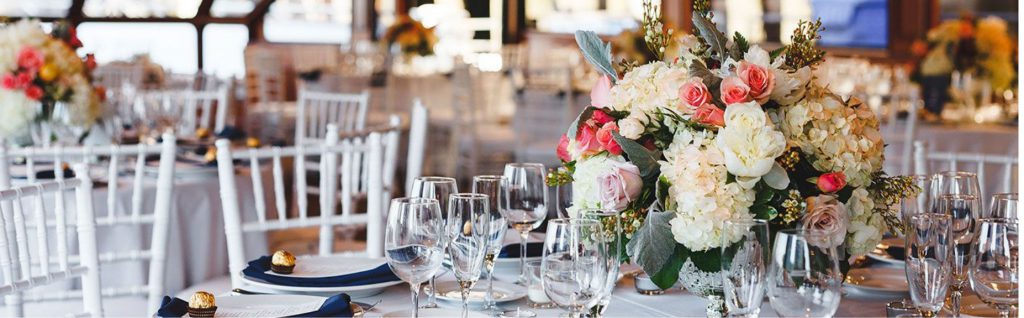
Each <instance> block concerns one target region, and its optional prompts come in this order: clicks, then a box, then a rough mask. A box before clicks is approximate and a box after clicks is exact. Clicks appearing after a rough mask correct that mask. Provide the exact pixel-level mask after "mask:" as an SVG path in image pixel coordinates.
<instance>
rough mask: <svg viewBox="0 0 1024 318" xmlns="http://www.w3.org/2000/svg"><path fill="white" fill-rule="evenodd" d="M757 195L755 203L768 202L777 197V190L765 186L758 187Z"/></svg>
mask: <svg viewBox="0 0 1024 318" xmlns="http://www.w3.org/2000/svg"><path fill="white" fill-rule="evenodd" d="M758 188H760V189H758V191H757V194H756V196H755V197H754V205H758V204H767V203H768V202H770V201H771V200H772V198H774V197H775V191H772V190H771V189H767V188H764V187H758Z"/></svg>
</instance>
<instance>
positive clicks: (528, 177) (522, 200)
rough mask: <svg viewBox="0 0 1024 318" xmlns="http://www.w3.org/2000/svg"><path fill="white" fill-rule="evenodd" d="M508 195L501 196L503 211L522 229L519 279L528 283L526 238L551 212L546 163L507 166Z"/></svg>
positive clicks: (513, 225) (521, 283)
mask: <svg viewBox="0 0 1024 318" xmlns="http://www.w3.org/2000/svg"><path fill="white" fill-rule="evenodd" d="M505 179H506V181H507V182H508V183H507V187H505V196H503V197H501V205H500V206H501V212H502V213H504V214H505V219H506V220H508V224H509V226H511V227H512V228H513V229H515V230H516V231H519V237H520V244H519V246H520V247H519V280H518V281H517V282H516V283H518V284H520V285H525V284H526V243H527V242H526V240H527V239H528V238H529V235H530V231H532V230H533V229H536V228H537V227H538V226H540V224H541V222H544V217H545V216H547V213H548V208H547V204H548V189H547V186H546V185H545V184H544V165H542V164H539V163H510V164H506V165H505Z"/></svg>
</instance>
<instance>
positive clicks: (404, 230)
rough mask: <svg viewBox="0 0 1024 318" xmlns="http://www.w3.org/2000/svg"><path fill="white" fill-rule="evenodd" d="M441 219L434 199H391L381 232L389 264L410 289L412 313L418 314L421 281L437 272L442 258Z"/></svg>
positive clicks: (415, 315) (414, 315)
mask: <svg viewBox="0 0 1024 318" xmlns="http://www.w3.org/2000/svg"><path fill="white" fill-rule="evenodd" d="M441 223H442V219H441V212H440V208H439V207H438V202H437V200H434V199H423V198H396V199H393V200H391V207H390V210H389V212H388V217H387V227H386V230H385V233H384V250H385V253H384V254H385V257H386V259H387V262H388V266H389V267H391V271H393V272H394V273H395V275H397V276H398V277H399V278H401V279H402V280H403V281H405V282H407V283H409V288H410V289H411V290H412V304H413V306H412V316H413V317H417V316H418V315H419V295H420V285H422V284H423V282H425V281H427V280H428V279H430V278H431V277H434V275H435V274H436V273H437V271H438V269H440V268H441V262H442V260H443V259H444V250H443V248H442V247H441V244H440V242H441V239H442V236H443V232H442V231H443V229H442V224H441Z"/></svg>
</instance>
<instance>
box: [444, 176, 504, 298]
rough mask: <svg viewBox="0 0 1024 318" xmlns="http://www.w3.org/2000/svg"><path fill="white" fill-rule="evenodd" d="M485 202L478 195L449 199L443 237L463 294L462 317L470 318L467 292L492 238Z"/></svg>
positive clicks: (475, 277) (482, 197) (464, 195)
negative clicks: (446, 239) (468, 317)
mask: <svg viewBox="0 0 1024 318" xmlns="http://www.w3.org/2000/svg"><path fill="white" fill-rule="evenodd" d="M488 201H489V200H488V199H487V195H485V194H479V193H456V194H452V195H451V196H450V197H448V219H447V220H446V221H445V223H446V225H445V235H447V236H448V242H449V243H448V253H449V254H450V255H451V258H452V271H453V272H455V280H457V281H458V282H459V289H460V291H461V292H462V316H463V317H467V316H468V315H469V291H470V290H471V289H472V288H473V285H474V284H476V281H477V280H478V279H480V270H481V267H482V266H483V263H484V255H485V254H486V251H487V241H488V239H489V238H490V235H491V230H490V227H491V217H490V212H489V211H488V210H487V206H488ZM434 292H436V291H434Z"/></svg>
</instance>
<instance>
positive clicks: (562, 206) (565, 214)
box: [555, 183, 572, 218]
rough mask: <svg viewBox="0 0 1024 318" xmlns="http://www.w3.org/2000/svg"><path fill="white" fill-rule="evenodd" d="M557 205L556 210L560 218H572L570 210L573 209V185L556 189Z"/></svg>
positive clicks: (569, 184) (565, 185)
mask: <svg viewBox="0 0 1024 318" xmlns="http://www.w3.org/2000/svg"><path fill="white" fill-rule="evenodd" d="M555 204H556V207H555V208H556V209H558V217H560V218H569V217H571V213H569V208H570V207H572V183H566V184H563V185H560V186H557V187H555Z"/></svg>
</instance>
